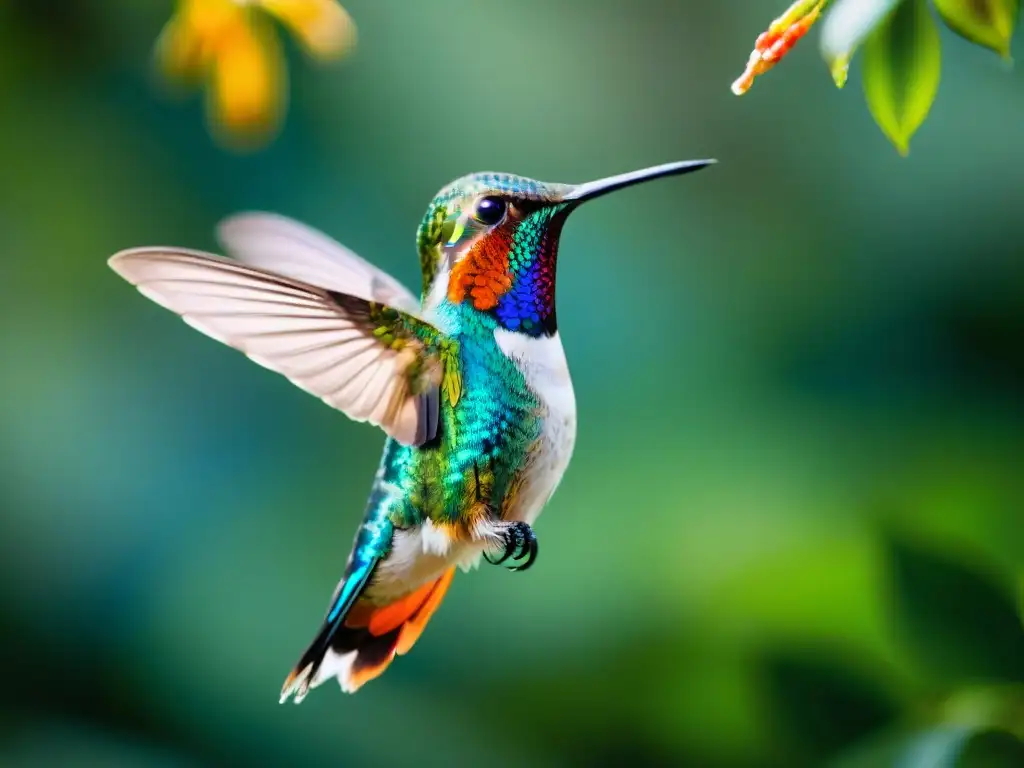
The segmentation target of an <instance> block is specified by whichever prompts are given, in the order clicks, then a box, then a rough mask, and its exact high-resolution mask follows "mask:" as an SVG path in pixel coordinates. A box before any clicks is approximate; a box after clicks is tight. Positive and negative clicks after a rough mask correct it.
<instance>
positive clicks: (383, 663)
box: [344, 568, 455, 692]
mask: <svg viewBox="0 0 1024 768" xmlns="http://www.w3.org/2000/svg"><path fill="white" fill-rule="evenodd" d="M454 576H455V568H450V569H448V570H447V571H445V572H444V573H443V574H442V575H441V576H440V578H438V579H437V580H436V581H432V582H429V583H427V584H424V585H423V586H422V587H420V588H419V589H417V590H416V591H415V592H412V593H410V594H408V595H406V596H405V597H403V598H401V599H399V600H396V601H395V602H393V603H390V604H388V605H385V606H379V607H378V606H369V605H367V604H366V603H364V602H361V601H360V602H357V603H356V604H355V605H354V606H352V608H353V610H352V611H351V612H350V613H349V615H348V617H346V620H345V626H346V627H348V628H351V629H352V630H355V631H356V632H361V633H362V635H363V636H362V637H361V638H360V639H361V641H362V642H359V643H358V644H357V645H356V648H355V650H356V656H355V658H354V659H353V661H352V666H351V668H350V669H349V674H348V680H347V681H344V683H345V684H344V688H345V689H346V690H348V691H350V692H355V691H356V690H358V689H359V688H361V687H362V686H363V685H365V684H366V683H367V682H369V681H370V680H373V679H374V678H376V677H379V676H380V675H381V674H383V672H384V670H386V669H387V668H388V666H389V665H390V664H391V662H392V660H393V659H394V658H395V656H396V655H405V654H406V653H408V652H409V649H410V648H412V647H413V645H414V644H415V643H416V641H417V640H418V639H419V637H420V635H421V634H423V629H424V628H425V627H426V625H427V622H429V621H430V617H431V616H433V615H434V612H435V611H436V610H437V608H438V606H440V605H441V601H442V600H443V599H444V595H445V592H447V591H448V587H449V585H450V584H451V582H452V578H453V577H454Z"/></svg>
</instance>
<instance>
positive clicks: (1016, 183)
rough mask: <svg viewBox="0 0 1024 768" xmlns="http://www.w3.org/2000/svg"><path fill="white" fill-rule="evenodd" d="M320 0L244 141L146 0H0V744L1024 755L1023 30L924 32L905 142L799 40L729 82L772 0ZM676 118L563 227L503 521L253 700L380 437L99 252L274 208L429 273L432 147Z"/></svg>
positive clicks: (214, 751)
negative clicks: (327, 7) (530, 432)
mask: <svg viewBox="0 0 1024 768" xmlns="http://www.w3.org/2000/svg"><path fill="white" fill-rule="evenodd" d="M344 5H345V7H346V8H347V10H348V12H349V13H350V14H351V15H352V18H353V19H354V20H355V23H356V25H357V26H358V31H359V42H358V45H357V47H356V48H355V50H354V51H353V52H352V54H351V55H349V56H347V57H346V58H344V59H342V60H340V61H338V62H332V63H329V64H327V65H321V64H315V63H311V62H310V60H309V59H308V58H307V57H304V56H302V55H301V53H300V52H298V51H297V50H296V47H295V43H294V40H293V39H287V42H286V43H285V45H286V52H287V56H288V62H289V69H290V84H291V92H290V100H289V106H288V113H287V118H286V122H285V124H284V128H283V130H282V132H281V133H280V134H279V135H278V136H277V137H276V139H275V140H274V141H272V142H271V143H269V144H268V145H267V146H265V147H264V148H262V149H261V150H260V151H251V152H247V153H240V152H235V151H230V150H229V149H227V148H225V147H223V146H222V145H220V144H218V143H217V142H216V141H215V140H214V138H213V137H211V134H210V132H209V130H208V127H207V123H206V118H205V116H204V105H203V97H202V96H201V95H200V94H199V93H198V92H195V93H193V94H191V95H190V96H188V97H187V98H185V99H183V100H182V99H172V98H168V97H167V96H166V94H165V93H164V92H162V90H161V89H160V88H158V87H155V86H154V74H153V68H152V50H153V44H154V41H155V40H156V38H157V36H158V35H159V34H160V31H161V29H162V28H163V25H164V24H165V23H166V21H167V20H168V18H170V16H171V14H172V11H173V5H172V4H171V3H170V2H166V1H163V0H161V1H157V0H152V1H151V2H142V3H140V2H135V0H131V1H129V0H88V1H87V0H47V1H46V2H44V1H43V0H34V1H33V2H14V3H4V4H3V6H2V7H0V87H2V96H3V100H2V107H0V110H2V119H0V164H2V166H0V167H2V168H3V173H2V175H0V252H2V259H0V274H2V276H3V285H4V287H5V291H4V299H3V303H2V310H0V312H2V318H3V322H2V324H0V358H2V360H3V363H2V368H0V370H2V378H0V488H2V497H0V505H2V507H0V508H2V515H0V649H2V651H3V657H4V659H5V662H6V663H5V668H4V677H5V679H6V680H7V683H6V685H7V694H6V695H4V696H3V697H2V699H0V702H2V703H0V765H4V766H8V765H10V766H49V765H55V766H56V765H68V766H104V765H115V766H122V765H123V766H179V765H181V766H185V765H190V766H191V765H195V766H206V765H246V766H262V765H268V766H269V765H294V766H313V765H339V766H348V765H353V766H354V765H372V766H407V765H415V766H480V765H491V766H527V765H529V766H556V765H593V766H616V765H627V764H628V765H648V766H657V765H683V766H707V767H708V768H718V767H719V766H721V767H722V768H748V767H749V768H757V767H760V766H766V767H768V768H773V767H775V766H779V767H780V768H783V767H785V768H790V767H794V768H799V767H800V766H816V765H837V766H838V765H843V766H853V765H863V766H871V765H879V766H882V765H896V764H897V762H896V760H897V758H896V757H893V755H896V754H897V753H899V754H901V755H903V756H904V757H901V758H899V759H905V762H903V763H899V764H900V765H906V766H939V765H954V764H956V765H961V764H962V765H968V764H969V765H977V766H1002V765H1024V758H1022V757H1021V752H1020V751H1019V750H1020V749H1021V745H1020V742H1019V741H1015V740H1014V737H1013V735H1012V734H1013V732H1014V731H1015V732H1016V733H1017V735H1018V736H1021V735H1024V694H1022V689H1021V687H1020V686H1021V684H1022V683H1024V630H1022V624H1021V618H1020V612H1019V611H1020V605H1021V595H1022V590H1024V399H1022V395H1024V259H1022V245H1021V244H1022V243H1024V216H1022V215H1021V212H1022V210H1024V207H1022V204H1024V142H1022V141H1021V128H1022V126H1024V96H1022V89H1024V74H1022V73H1021V72H1020V70H1019V69H1018V70H1013V69H1012V68H1010V67H1008V66H1006V65H1004V64H1003V63H1002V62H1001V61H1000V60H999V59H998V57H996V56H995V55H994V54H991V53H988V52H986V51H984V50H982V49H980V48H977V47H974V46H971V45H969V44H967V43H965V42H964V41H962V40H960V39H959V38H956V37H954V36H953V35H952V34H950V33H949V32H948V31H947V30H943V33H942V34H943V38H942V42H943V48H944V57H943V73H942V85H941V88H940V91H939V95H938V100H937V101H936V103H935V106H934V108H933V110H932V113H931V116H930V117H929V119H928V121H927V122H926V123H925V124H924V126H923V127H922V128H921V130H920V131H919V132H918V134H917V135H916V136H915V138H914V140H913V142H912V147H911V151H910V155H909V157H907V158H906V159H902V158H900V157H899V155H898V154H897V153H896V152H895V151H894V150H893V148H892V146H891V145H890V144H889V143H888V142H887V141H886V139H885V138H884V137H883V135H882V134H881V132H880V131H879V130H878V129H877V127H876V126H875V125H874V123H873V122H872V119H871V117H870V115H869V113H868V111H867V109H866V107H865V105H864V101H863V97H862V94H861V92H860V81H859V76H858V72H857V68H856V65H855V66H854V67H853V70H852V71H851V79H850V84H849V85H848V86H847V88H846V89H845V90H844V91H839V90H837V89H836V88H835V87H834V85H833V84H832V82H831V79H830V77H829V75H828V71H827V69H826V68H825V67H824V65H823V64H822V63H821V60H820V56H819V54H818V51H817V46H816V43H814V42H808V43H806V44H804V45H802V46H799V47H798V48H797V49H796V50H794V52H793V53H792V54H791V56H790V57H787V61H786V63H785V66H780V67H779V68H778V69H777V70H775V71H773V72H772V73H771V74H770V75H768V76H766V77H765V78H764V79H763V81H759V82H758V84H757V86H756V87H755V88H754V89H753V90H752V91H751V93H750V94H749V95H747V96H744V97H743V98H742V99H738V98H736V97H735V96H733V95H732V94H731V93H730V91H729V85H730V83H731V82H732V80H733V79H734V78H735V77H736V76H737V75H738V74H739V72H740V71H741V70H742V68H743V65H744V63H745V61H746V57H747V55H748V53H749V51H750V48H751V45H752V43H753V40H754V37H756V35H757V34H758V33H759V32H760V31H761V30H763V29H764V28H765V26H766V25H767V23H768V22H769V21H770V20H771V18H773V17H774V16H776V15H777V14H778V13H780V12H781V11H782V7H781V6H782V5H784V3H780V2H775V1H773V2H767V0H765V1H764V2H752V1H747V0H723V1H722V2H715V3H707V2H683V1H682V0H676V1H670V0H628V1H627V0H519V1H518V2H515V3H500V2H489V3H482V2H477V0H432V2H423V3H419V2H415V3H414V2H407V1H406V0H385V1H384V2H381V1H380V0H346V2H345V3H344ZM814 36H815V35H814V34H813V33H812V37H814ZM285 39H286V37H285V36H284V35H282V40H285ZM1021 42H1022V41H1021V40H1020V35H1018V40H1017V43H1018V45H1020V44H1021ZM708 156H710V157H716V158H718V159H719V161H720V164H719V165H718V166H717V167H715V168H713V169H711V170H708V171H705V172H703V173H701V174H699V175H696V176H690V177H686V178H685V179H678V180H671V181H664V182H657V183H652V184H649V185H644V186H642V187H637V188H635V189H631V190H629V191H628V192H622V193H619V194H617V195H615V196H611V197H607V198H604V199H602V200H601V201H600V202H597V203H593V204H592V205H591V206H588V207H586V208H584V209H582V210H581V211H580V212H579V213H577V214H575V215H574V216H573V218H572V219H571V222H570V224H569V225H568V226H567V227H566V230H565V233H564V236H563V240H562V248H561V254H562V258H561V264H560V268H559V279H560V283H559V291H558V292H559V321H560V327H561V333H562V337H563V340H564V342H565V346H566V350H567V354H568V357H569V361H570V365H571V367H572V369H573V372H574V381H575V386H576V392H577V399H578V406H579V412H580V427H579V437H578V442H577V449H576V453H575V457H574V460H573V464H572V466H571V467H570V469H569V472H568V474H567V476H566V477H565V480H564V481H563V483H562V485H561V487H560V489H559V491H558V493H557V494H556V495H555V497H554V499H553V500H552V502H551V504H550V505H549V506H548V508H547V510H546V512H545V514H544V516H543V517H542V518H541V520H540V522H539V526H538V529H537V530H538V535H539V538H540V539H541V541H542V546H543V554H542V556H541V558H540V559H539V561H538V564H537V566H536V567H535V568H533V569H532V570H531V571H529V573H528V574H524V575H520V574H510V573H508V572H506V571H504V570H503V569H500V568H489V567H484V568H482V569H481V570H479V571H477V572H474V573H473V574H471V575H468V576H467V575H464V574H461V573H460V574H459V575H458V577H457V578H456V580H455V582H454V584H453V586H452V589H451V590H450V592H449V594H448V597H447V599H446V601H445V603H444V606H443V608H442V609H441V610H440V611H439V612H438V614H437V615H436V616H435V617H434V619H433V620H432V622H431V625H430V628H429V631H427V632H426V633H425V634H424V636H423V637H422V639H421V640H420V641H419V643H418V644H417V646H416V648H415V649H414V651H412V653H411V654H410V655H408V656H405V657H400V658H399V659H397V660H396V661H395V663H394V664H393V665H392V666H391V668H390V669H389V671H388V673H387V674H386V675H384V676H383V677H382V678H380V679H379V680H377V681H374V682H373V683H370V684H369V685H367V686H366V688H364V689H363V690H361V691H360V692H359V694H358V695H357V696H356V697H348V696H343V695H342V694H341V693H340V692H339V690H338V688H337V686H335V685H334V684H333V683H330V684H327V685H324V686H323V687H321V688H319V689H317V690H316V691H315V692H314V693H313V694H312V695H311V696H310V697H309V698H308V699H307V700H306V701H305V702H304V703H303V704H302V706H301V707H294V706H287V707H282V706H281V705H279V704H278V692H279V690H280V686H281V683H282V681H283V679H284V677H285V675H286V674H287V672H288V671H289V669H290V668H291V665H292V664H293V663H294V662H295V660H296V659H297V657H298V655H299V654H300V653H301V652H302V650H303V649H304V648H305V646H306V644H307V642H308V641H309V640H310V639H311V637H312V635H313V633H314V632H315V630H316V629H317V627H318V625H319V622H320V620H321V619H322V617H323V612H324V610H325V608H326V606H327V601H328V599H329V597H330V595H331V592H332V590H333V588H334V585H335V582H336V579H337V578H338V576H339V575H340V573H341V570H342V568H343V566H344V562H345V558H346V556H347V553H348V547H349V545H350V543H351V537H352V532H353V530H354V528H355V526H356V524H357V521H358V520H359V517H360V515H361V513H362V510H363V505H364V501H365V497H366V493H367V491H368V489H369V484H370V481H371V478H372V475H373V472H374V470H375V468H376V464H377V461H378V458H379V452H380V448H381V445H382V443H383V437H382V435H381V434H380V433H379V432H378V431H376V430H374V429H373V428H371V427H368V426H366V425H357V424H353V423H350V422H348V421H347V420H346V419H345V418H344V417H343V416H341V415H340V414H338V413H336V412H334V411H332V410H331V409H329V408H327V407H326V406H324V405H323V404H322V403H320V402H318V401H317V400H316V399H315V398H313V397H310V396H309V395H307V394H306V393H304V392H302V391H300V390H299V389H297V388H295V387H293V386H292V385H291V384H289V383H288V382H287V381H286V380H285V379H284V378H282V377H279V376H277V375H275V374H273V373H270V372H269V371H266V370H264V369H262V368H259V367H258V366H256V365H254V364H252V363H251V362H250V361H248V360H246V359H245V358H244V357H243V356H242V355H240V354H238V353H237V352H235V351H233V350H230V349H228V348H227V347H223V346H221V345H219V344H217V343H215V342H213V341H211V340H210V339H208V338H206V337H204V336H202V335H201V334H199V333H197V332H195V331H194V330H192V329H190V328H188V327H187V326H186V325H185V324H183V323H182V322H181V321H180V320H179V319H177V318H176V317H175V316H174V315H172V314H171V313H169V312H167V311H166V310H164V309H162V308H160V307H158V306H157V305H155V304H153V303H151V302H149V301H148V300H146V299H145V298H143V297H141V296H140V295H139V294H138V293H136V292H135V291H134V290H133V289H131V288H130V286H128V285H126V284H125V283H124V282H123V281H122V280H121V279H120V278H118V277H117V276H116V275H115V274H114V273H113V272H111V271H110V269H109V268H108V267H107V265H106V259H107V258H108V257H109V256H110V255H111V254H112V253H114V252H115V251H117V250H119V249H122V248H126V247H130V246H137V245H151V244H174V245H182V246H190V247H196V248H205V249H215V248H216V243H215V242H214V240H213V227H214V225H215V224H216V222H217V221H218V220H219V219H220V218H221V217H223V216H225V215H227V214H230V213H233V212H236V211H239V210H244V209H263V210H272V211H277V212H279V213H283V214H286V215H289V216H293V217H296V218H298V219H300V220H302V221H304V222H307V223H309V224H311V225H314V226H316V227H318V228H320V229H323V230H324V231H326V232H327V233H329V234H330V235H331V236H333V237H336V238H338V239H339V240H341V241H342V242H344V243H345V244H347V245H348V246H350V247H352V248H353V249H354V250H356V251H357V252H359V253H360V254H362V255H364V256H365V257H367V258H368V259H370V260H371V261H374V262H375V263H376V264H378V265H380V266H381V267H383V268H385V269H387V270H389V271H390V272H392V273H393V274H395V275H396V276H398V277H399V278H400V279H402V280H403V281H404V282H406V283H407V284H408V285H410V286H413V287H418V280H419V276H418V268H417V260H416V257H415V251H414V232H415V227H416V225H417V223H418V222H419V219H420V217H421V215H422V214H423V211H424V210H425V207H426V204H427V202H428V200H429V199H430V198H431V196H432V195H433V194H434V192H435V191H436V190H437V189H438V188H440V187H441V186H442V185H444V184H445V183H447V182H448V181H449V180H451V179H453V178H455V177H457V176H460V175H462V174H464V173H468V172H471V171H477V170H497V171H508V172H514V173H521V174H526V175H529V176H533V177H536V178H541V179H545V180H552V181H583V180H587V179H591V178H595V177H599V176H604V175H607V174H613V173H618V172H622V171H625V170H629V169H632V168H636V167H641V166H646V165H652V164H656V163H661V162H665V161H669V160H677V159H687V158H699V157H708ZM652 329H656V332H652ZM899 745H902V746H899ZM892 750H896V751H892ZM901 750H902V751H901ZM908 754H914V755H917V756H918V757H917V758H916V759H918V761H917V762H913V761H910V762H906V760H910V758H906V755H908ZM886 755H888V756H886ZM939 755H945V756H946V757H948V759H949V760H951V761H953V760H954V757H956V756H957V755H959V757H957V758H956V759H958V760H960V762H955V761H954V762H940V761H938V760H939V757H938V756H939ZM929 756H930V757H929ZM943 759H946V758H943ZM1018 759H1019V760H1020V762H1017V760H1018ZM972 760H973V762H971V761H972Z"/></svg>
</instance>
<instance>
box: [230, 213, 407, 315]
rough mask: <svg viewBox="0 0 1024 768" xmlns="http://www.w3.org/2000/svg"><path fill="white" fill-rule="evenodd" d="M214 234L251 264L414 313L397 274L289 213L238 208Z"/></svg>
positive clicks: (239, 256) (235, 253)
mask: <svg viewBox="0 0 1024 768" xmlns="http://www.w3.org/2000/svg"><path fill="white" fill-rule="evenodd" d="M217 238H218V239H219V240H220V242H221V245H222V246H223V247H224V250H226V251H227V253H228V255H229V256H231V257H233V258H235V259H238V260H239V261H241V262H243V263H245V264H248V265H250V266H253V267H258V268H260V269H266V270H268V271H270V272H276V273H278V274H281V275H285V276H286V277H291V278H293V279H295V280H300V281H302V282H304V283H309V284H310V285H319V286H321V287H323V288H328V289H330V290H332V291H340V292H342V293H347V294H350V295H352V296H358V297H359V298H362V299H368V300H370V301H376V302H379V303H381V304H387V305H389V306H392V307H394V308H395V309H400V310H402V311H403V312H408V313H409V314H411V315H417V314H419V311H420V302H419V300H418V299H417V298H416V297H415V296H414V295H413V294H412V293H411V292H410V291H409V289H408V288H406V287H405V286H404V285H402V284H401V283H400V282H398V280H396V279H395V278H394V277H392V276H391V275H389V274H388V273H387V272H385V271H384V270H382V269H379V268H378V267H375V266H374V265H373V264H371V263H370V262H368V261H366V260H365V259H363V258H361V257H360V256H358V255H357V254H355V253H353V252H352V251H350V250H349V249H348V248H346V247H345V246H343V245H342V244H341V243H339V242H337V241H336V240H332V239H331V238H329V237H328V236H327V235H325V234H323V233H322V232H318V231H316V230H315V229H312V228H311V227H307V226H306V225H305V224H300V223H299V222H297V221H295V220H293V219H289V218H287V217H285V216H279V215H278V214H276V213H239V214H235V215H234V216H229V217H228V218H226V219H224V220H223V221H222V222H221V223H220V224H219V225H218V227H217Z"/></svg>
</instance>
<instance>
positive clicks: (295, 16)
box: [258, 0, 356, 59]
mask: <svg viewBox="0 0 1024 768" xmlns="http://www.w3.org/2000/svg"><path fill="white" fill-rule="evenodd" d="M258 2H259V5H261V6H262V7H263V8H264V9H265V10H266V11H267V12H268V13H271V14H273V15H274V16H276V17H277V18H278V19H280V20H281V22H282V23H283V24H285V25H286V26H287V27H288V28H289V29H290V30H291V31H292V33H293V34H294V35H295V36H296V37H297V38H298V39H299V41H300V42H301V43H302V44H303V46H305V48H306V50H307V51H309V53H311V54H312V55H313V56H316V57H318V58H324V59H325V58H329V57H332V56H338V55H340V54H342V53H345V52H346V51H347V50H348V49H349V48H351V47H352V46H353V45H354V44H355V40H356V25H355V23H354V22H353V21H352V17H351V16H349V14H348V11H346V10H345V9H344V8H343V7H342V6H341V5H339V4H338V3H337V2H335V1H334V0H258Z"/></svg>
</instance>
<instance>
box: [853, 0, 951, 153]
mask: <svg viewBox="0 0 1024 768" xmlns="http://www.w3.org/2000/svg"><path fill="white" fill-rule="evenodd" d="M941 61H942V51H941V48H940V44H939V30H938V26H937V25H936V23H935V19H933V18H932V15H931V12H930V11H929V10H928V4H927V2H926V0H906V2H903V3H901V4H900V5H899V6H897V8H896V10H895V11H894V12H893V13H892V14H891V15H890V16H889V17H888V18H886V19H885V21H884V22H882V23H881V24H880V25H879V26H878V27H877V28H876V29H875V30H874V31H873V32H872V33H871V35H870V36H869V37H868V38H867V40H866V42H865V43H864V52H863V62H862V67H863V74H864V95H865V97H866V98H867V101H868V108H869V109H870V110H871V114H872V116H873V117H874V118H875V122H877V123H878V125H879V127H880V128H881V129H882V132H883V133H885V135H886V136H888V137H889V140H890V141H891V142H892V143H893V144H894V145H895V146H896V149H897V150H899V152H900V154H901V155H906V154H907V152H909V151H910V137H911V136H913V135H914V132H915V131H916V130H917V129H918V128H919V127H920V126H921V123H923V122H924V119H925V118H926V117H927V116H928V111H929V110H930V109H931V106H932V102H934V101H935V94H936V93H937V92H938V90H939V70H940V68H941Z"/></svg>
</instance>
